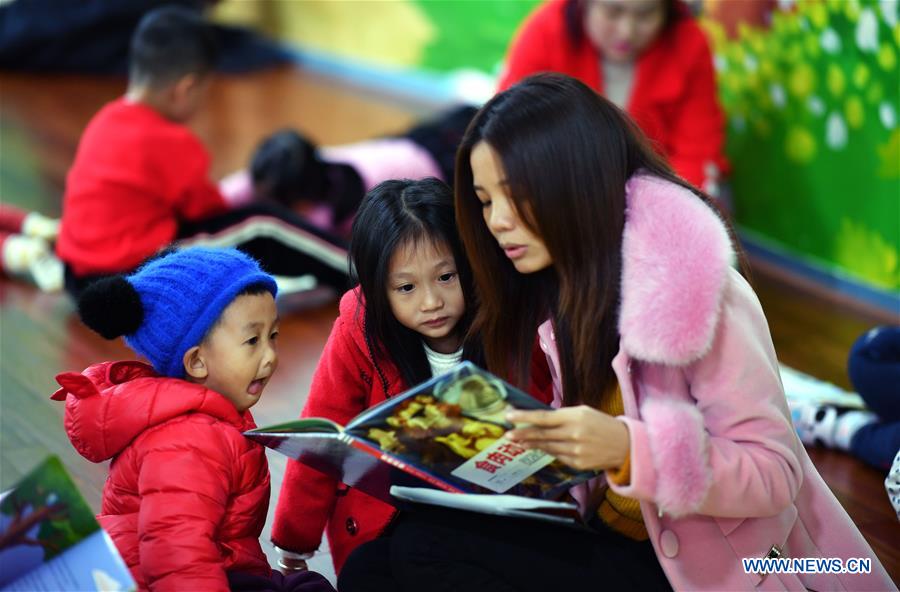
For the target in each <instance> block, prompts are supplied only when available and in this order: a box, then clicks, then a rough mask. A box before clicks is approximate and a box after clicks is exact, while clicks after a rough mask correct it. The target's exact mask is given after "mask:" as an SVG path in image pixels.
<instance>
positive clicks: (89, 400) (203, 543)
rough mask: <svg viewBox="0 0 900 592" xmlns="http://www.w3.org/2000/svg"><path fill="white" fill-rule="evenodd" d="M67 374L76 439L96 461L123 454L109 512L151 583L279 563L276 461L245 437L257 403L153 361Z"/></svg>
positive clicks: (186, 581) (191, 584) (108, 525)
mask: <svg viewBox="0 0 900 592" xmlns="http://www.w3.org/2000/svg"><path fill="white" fill-rule="evenodd" d="M56 380H57V382H59V384H60V385H62V388H61V389H59V390H58V391H57V392H56V393H55V394H54V395H53V397H52V398H53V399H55V400H57V401H61V400H65V401H66V415H65V428H66V433H67V434H68V435H69V440H71V442H72V444H73V445H74V446H75V448H76V449H77V450H78V452H79V453H81V455H82V456H84V457H85V458H87V459H88V460H90V461H93V462H101V461H104V460H107V459H112V463H111V464H110V468H109V478H108V479H107V481H106V485H105V486H104V488H103V504H102V508H101V511H100V514H99V515H98V517H97V518H98V520H99V522H100V525H101V526H103V528H104V529H106V531H107V532H109V534H110V536H112V539H113V541H115V543H116V547H118V549H119V552H120V553H121V554H122V557H123V558H124V559H125V562H126V563H127V564H128V567H129V569H131V572H132V574H133V576H134V578H135V580H136V581H137V583H138V585H139V586H140V588H141V589H148V588H149V589H152V590H227V589H228V582H227V580H226V577H225V572H226V571H240V572H246V573H252V574H257V575H262V576H268V575H269V574H270V573H271V570H270V568H269V564H268V562H267V561H266V557H265V555H264V554H263V552H262V548H261V547H260V544H259V535H260V532H261V531H262V528H263V524H264V523H265V520H266V510H267V508H268V505H269V467H268V464H267V463H266V456H265V453H264V452H263V447H262V446H260V445H259V444H255V443H253V442H251V441H250V440H248V439H246V438H245V437H244V436H243V435H242V432H243V431H244V430H247V429H252V428H253V427H255V424H254V423H253V417H252V416H251V415H250V413H249V412H245V413H243V414H241V413H238V411H237V410H236V409H235V408H234V405H232V404H231V402H229V401H228V400H227V399H225V398H224V397H223V396H222V395H220V394H218V393H216V392H214V391H211V390H209V389H207V388H204V387H202V386H200V385H196V384H191V383H189V382H186V381H184V380H178V379H175V378H164V377H161V376H159V375H158V374H157V373H156V372H154V370H153V369H152V368H151V367H150V366H148V365H147V364H143V363H141V362H106V363H103V364H97V365H94V366H91V367H90V368H88V369H87V370H85V371H84V373H83V374H78V373H76V372H67V373H64V374H60V375H59V376H57V377H56Z"/></svg>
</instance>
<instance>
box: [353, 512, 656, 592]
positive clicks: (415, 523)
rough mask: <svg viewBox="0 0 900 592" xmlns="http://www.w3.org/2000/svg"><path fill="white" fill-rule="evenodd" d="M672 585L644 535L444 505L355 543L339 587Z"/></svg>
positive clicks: (403, 517) (501, 590)
mask: <svg viewBox="0 0 900 592" xmlns="http://www.w3.org/2000/svg"><path fill="white" fill-rule="evenodd" d="M598 589H605V590H652V591H654V592H655V591H663V590H671V586H670V585H669V582H668V580H667V579H666V576H665V574H664V573H663V571H662V568H661V567H660V565H659V562H658V561H657V559H656V554H655V552H654V551H653V546H652V545H651V544H650V542H649V541H642V542H641V541H634V540H631V539H629V538H626V537H624V536H622V535H620V534H618V533H616V532H614V531H612V530H610V529H608V528H606V527H605V526H603V525H601V524H597V525H595V528H593V529H591V530H590V531H588V530H584V531H581V530H575V529H571V528H567V527H564V526H557V525H554V524H548V523H543V522H538V521H535V520H524V519H511V518H501V517H496V516H489V515H484V514H476V513H471V512H462V511H456V510H447V509H442V508H428V507H416V508H414V509H412V510H410V511H406V512H403V513H401V514H400V516H399V517H398V518H397V522H396V524H395V526H394V527H393V529H392V530H391V532H390V533H389V535H388V536H385V537H382V538H379V539H376V540H374V541H372V542H370V543H367V544H365V545H361V546H360V547H358V548H357V549H356V550H355V551H354V552H353V553H352V554H351V555H350V557H349V558H348V559H347V562H346V563H345V564H344V567H343V569H342V570H341V573H340V576H339V578H338V590H339V591H340V592H360V591H364V592H371V591H376V590H377V591H381V590H385V591H387V590H399V591H409V592H412V591H418V590H429V591H431V590H434V591H444V590H446V591H447V592H450V591H457V590H466V591H467V592H477V591H484V592H513V591H516V592H530V591H532V590H533V591H536V592H538V591H539V592H546V591H548V590H598Z"/></svg>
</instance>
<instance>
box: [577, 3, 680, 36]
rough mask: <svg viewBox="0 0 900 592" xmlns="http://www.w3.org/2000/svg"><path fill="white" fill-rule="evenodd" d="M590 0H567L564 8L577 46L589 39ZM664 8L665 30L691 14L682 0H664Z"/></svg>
mask: <svg viewBox="0 0 900 592" xmlns="http://www.w3.org/2000/svg"><path fill="white" fill-rule="evenodd" d="M587 3H588V0H566V5H565V7H564V8H563V11H564V14H565V21H566V36H567V37H568V38H569V42H571V44H572V45H573V46H575V47H578V46H580V45H581V44H582V43H584V42H586V41H587V38H586V36H585V34H584V16H585V15H584V13H585V11H586V10H587ZM663 10H664V11H665V12H666V14H665V17H664V21H663V31H665V30H667V29H669V28H670V27H671V26H672V25H674V24H675V23H676V22H678V21H679V20H680V19H682V18H684V17H685V16H687V15H688V14H690V13H689V12H688V10H687V7H685V6H683V5H682V4H681V2H680V0H663Z"/></svg>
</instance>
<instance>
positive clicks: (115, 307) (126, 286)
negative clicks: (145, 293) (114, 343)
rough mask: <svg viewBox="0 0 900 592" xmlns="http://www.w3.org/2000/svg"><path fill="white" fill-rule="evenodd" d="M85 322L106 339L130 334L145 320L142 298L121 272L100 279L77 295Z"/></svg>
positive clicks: (79, 313)
mask: <svg viewBox="0 0 900 592" xmlns="http://www.w3.org/2000/svg"><path fill="white" fill-rule="evenodd" d="M78 315H79V316H80V317H81V320H82V322H83V323H84V324H85V325H87V326H88V327H90V328H91V329H93V330H94V331H96V332H97V333H99V334H100V335H102V336H103V337H104V338H106V339H115V338H116V337H119V336H121V335H131V334H132V333H134V332H135V331H137V330H138V328H140V326H141V323H142V322H143V321H144V307H143V305H142V304H141V297H140V295H139V294H138V293H137V290H135V289H134V286H132V285H131V282H129V281H128V280H126V279H125V278H124V277H123V276H121V275H116V276H112V277H108V278H103V279H101V280H97V281H96V282H94V283H92V284H91V285H89V286H88V287H87V288H86V289H85V290H84V291H83V292H82V293H81V296H80V297H79V298H78Z"/></svg>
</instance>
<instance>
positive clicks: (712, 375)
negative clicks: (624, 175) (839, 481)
mask: <svg viewBox="0 0 900 592" xmlns="http://www.w3.org/2000/svg"><path fill="white" fill-rule="evenodd" d="M626 193H627V204H628V210H627V213H626V224H625V233H624V236H623V241H622V304H621V309H620V319H619V333H620V335H621V341H620V347H619V353H618V355H617V356H616V357H615V359H614V360H613V362H612V366H613V369H614V371H615V373H616V376H617V377H618V380H619V384H620V386H621V389H622V398H623V402H624V407H625V415H624V416H623V417H621V419H622V420H623V421H624V422H625V423H626V424H627V425H628V429H629V432H630V443H631V481H630V483H629V484H628V485H626V486H616V485H614V484H612V483H609V486H610V487H612V488H613V489H614V490H615V491H617V492H618V493H620V494H622V495H625V496H628V497H632V498H636V499H638V500H640V502H641V512H642V514H643V517H644V523H645V525H646V527H647V531H648V533H649V535H650V540H651V541H652V543H653V547H654V549H655V550H656V555H657V557H658V558H659V562H660V564H661V565H662V568H663V570H665V573H666V576H667V577H668V578H669V582H670V583H671V584H672V586H673V587H674V588H675V589H676V590H757V589H758V590H798V589H799V590H802V589H804V588H811V589H814V590H896V589H897V588H896V587H895V586H894V584H893V583H892V582H891V579H890V577H889V576H888V574H887V572H886V571H885V570H884V568H883V567H882V566H881V564H880V563H879V561H878V559H877V557H876V556H875V553H874V552H873V551H872V549H871V547H869V545H868V543H866V541H865V539H863V537H862V535H861V534H860V533H859V530H857V528H856V526H855V525H854V524H853V522H851V521H850V518H849V517H848V516H847V513H846V512H845V511H844V509H843V508H842V507H841V505H840V504H839V503H838V501H837V500H836V499H835V497H834V495H832V493H831V491H830V490H829V489H828V486H827V485H826V484H825V482H824V481H823V480H822V478H821V476H819V473H818V472H817V471H816V469H815V467H814V466H813V464H812V462H811V461H810V459H809V456H807V454H806V451H805V450H804V448H803V445H802V444H801V443H800V441H799V439H798V438H797V436H796V434H795V432H794V429H793V427H792V424H791V420H790V414H789V412H788V408H787V403H786V402H785V398H784V391H783V388H782V385H781V378H780V376H779V374H778V361H777V359H776V356H775V350H774V348H773V345H772V338H771V336H770V334H769V329H768V324H767V322H766V318H765V316H764V315H763V311H762V307H761V306H760V304H759V300H757V298H756V295H755V294H754V292H753V290H752V289H751V288H750V286H749V285H748V284H747V282H746V281H744V279H743V278H742V277H741V276H740V275H739V274H738V273H737V272H736V271H735V270H734V269H733V268H732V262H733V259H734V253H733V251H732V247H731V244H730V241H729V238H728V235H727V232H726V230H725V227H724V225H723V224H722V223H721V221H720V220H719V218H718V217H717V216H716V215H715V214H714V213H713V212H712V210H710V209H709V208H707V207H706V206H705V205H704V204H703V203H702V202H701V201H700V200H698V199H697V198H695V197H694V196H693V195H691V194H690V192H688V191H687V190H685V189H683V188H681V187H678V186H676V185H673V184H671V183H668V182H666V181H662V180H660V179H658V178H652V177H648V176H636V177H634V178H632V179H631V180H630V181H629V182H628V184H627V186H626ZM539 335H540V338H541V339H540V341H541V347H542V348H543V349H544V351H545V352H546V353H547V355H548V358H549V360H550V367H551V370H552V374H553V379H554V391H555V392H554V396H555V404H556V405H557V406H558V405H559V404H560V403H561V400H562V399H561V395H560V388H561V386H560V381H559V380H558V377H559V359H558V354H557V350H556V344H555V341H554V336H553V331H552V327H551V325H550V322H549V321H548V322H546V323H544V324H543V325H542V326H541V327H540V329H539ZM598 481H600V483H595V484H594V485H595V486H601V485H602V486H606V485H607V483H605V480H603V479H601V480H598ZM773 545H777V546H778V547H779V548H780V549H781V550H782V552H783V555H782V556H783V557H789V558H800V557H823V558H834V557H837V558H841V559H844V560H846V559H848V558H853V557H860V558H871V560H872V571H871V573H870V574H863V575H852V574H789V575H787V574H775V573H771V574H769V575H759V574H745V573H744V570H743V567H742V564H741V559H742V558H745V557H746V558H762V557H765V556H766V555H767V553H769V551H770V549H771V548H772V546H773Z"/></svg>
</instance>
